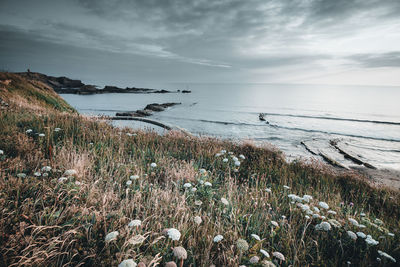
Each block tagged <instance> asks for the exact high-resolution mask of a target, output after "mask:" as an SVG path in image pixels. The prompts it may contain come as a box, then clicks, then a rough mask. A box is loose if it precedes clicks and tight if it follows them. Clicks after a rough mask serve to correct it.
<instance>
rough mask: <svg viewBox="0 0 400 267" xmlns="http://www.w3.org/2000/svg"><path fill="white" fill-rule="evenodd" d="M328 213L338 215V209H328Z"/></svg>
mask: <svg viewBox="0 0 400 267" xmlns="http://www.w3.org/2000/svg"><path fill="white" fill-rule="evenodd" d="M328 214H332V215H336V214H337V212H336V211H334V210H328Z"/></svg>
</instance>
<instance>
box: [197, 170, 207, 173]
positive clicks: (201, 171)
mask: <svg viewBox="0 0 400 267" xmlns="http://www.w3.org/2000/svg"><path fill="white" fill-rule="evenodd" d="M199 171H200V173H201V174H205V173H207V171H206V169H200V170H199Z"/></svg>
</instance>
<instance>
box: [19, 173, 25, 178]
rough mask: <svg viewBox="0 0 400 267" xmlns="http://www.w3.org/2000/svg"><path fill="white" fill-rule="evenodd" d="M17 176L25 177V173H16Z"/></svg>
mask: <svg viewBox="0 0 400 267" xmlns="http://www.w3.org/2000/svg"><path fill="white" fill-rule="evenodd" d="M17 177H18V178H25V177H26V174H25V173H18V174H17Z"/></svg>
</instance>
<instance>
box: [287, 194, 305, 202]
mask: <svg viewBox="0 0 400 267" xmlns="http://www.w3.org/2000/svg"><path fill="white" fill-rule="evenodd" d="M288 197H289V198H290V199H291V200H292V201H297V202H302V201H303V199H302V198H301V197H299V196H297V195H295V194H289V195H288Z"/></svg>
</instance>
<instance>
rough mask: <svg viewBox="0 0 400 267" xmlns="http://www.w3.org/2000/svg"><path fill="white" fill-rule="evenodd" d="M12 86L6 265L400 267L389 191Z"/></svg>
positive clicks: (6, 132) (2, 246) (276, 155)
mask: <svg viewBox="0 0 400 267" xmlns="http://www.w3.org/2000/svg"><path fill="white" fill-rule="evenodd" d="M7 79H9V80H11V82H10V83H9V84H8V85H5V84H3V85H1V84H0V88H2V89H0V98H1V99H2V100H3V101H5V102H7V103H8V106H7V105H2V107H1V109H0V149H1V151H0V154H1V152H3V153H2V154H1V155H0V170H1V171H0V207H1V209H2V210H1V213H0V255H1V257H0V265H2V266H9V265H11V266H21V265H23V266H80V265H84V266H90V265H94V264H97V265H99V266H117V265H118V264H120V263H121V262H122V261H124V260H127V259H132V260H134V261H135V262H136V263H139V262H141V263H142V264H145V265H141V266H156V265H157V264H160V266H165V264H166V263H167V262H170V261H174V262H176V264H178V266H179V265H180V264H181V263H183V266H211V265H212V264H214V265H216V266H239V265H246V266H273V265H271V264H275V265H277V266H289V265H295V266H340V265H342V266H346V265H350V266H380V265H382V266H384V265H387V266H391V265H393V266H395V265H396V263H394V262H393V261H392V260H391V259H390V258H389V255H391V256H392V257H393V258H395V259H396V260H397V261H398V260H400V246H399V245H400V242H399V241H400V238H399V237H400V232H399V226H400V220H399V219H400V208H399V207H400V206H399V205H400V194H399V192H397V191H391V190H389V189H385V188H373V187H371V186H370V185H369V184H368V183H366V182H365V181H364V180H363V179H362V178H361V177H357V176H356V175H350V174H346V175H335V174H333V173H331V172H330V171H329V170H328V169H327V168H325V167H324V165H322V164H321V163H317V162H316V163H313V164H312V165H310V164H306V163H303V162H293V163H286V162H285V160H284V158H283V156H282V155H281V153H280V152H279V151H275V150H271V149H268V148H259V147H255V146H253V145H252V144H251V143H246V144H241V145H236V144H233V143H230V142H223V141H219V140H215V139H206V138H201V139H200V138H193V137H187V136H183V135H181V134H179V133H176V132H171V133H170V134H168V135H165V136H159V135H157V134H155V133H146V132H141V131H137V132H135V131H133V130H130V129H118V128H114V127H112V126H110V125H108V124H106V123H103V122H99V121H96V120H93V119H88V118H85V117H83V116H80V115H79V114H77V113H76V112H75V111H74V110H73V109H72V108H71V107H70V106H69V105H68V104H66V103H65V102H64V101H63V100H62V99H61V98H60V97H58V96H57V95H56V94H55V93H54V92H53V91H52V90H51V89H50V88H48V87H46V86H44V85H43V84H40V83H31V82H28V81H26V80H24V79H23V78H21V77H19V76H17V75H13V74H7V73H1V74H0V80H3V81H4V80H7ZM221 150H226V152H225V151H222V152H221ZM235 157H236V158H235ZM225 159H226V160H225ZM226 161H227V162H226ZM237 162H240V164H239V163H237ZM152 163H155V164H152ZM238 165H240V166H238ZM46 166H48V167H46ZM66 170H69V171H67V172H66ZM72 170H73V171H72ZM193 188H196V189H193ZM304 195H308V196H304ZM303 196H304V197H303ZM309 196H311V197H312V198H310V197H309ZM320 202H325V203H320ZM326 206H329V207H326ZM317 207H318V210H317V209H315V208H317ZM349 219H350V220H349ZM133 220H140V221H133ZM171 228H175V229H177V231H179V233H180V234H181V235H180V236H179V234H177V231H174V230H170V229H171ZM328 228H329V230H328ZM168 229H169V230H168ZM116 231H117V232H118V235H116ZM348 231H352V232H354V233H357V232H363V233H365V234H366V235H370V237H368V238H364V237H363V236H362V234H360V233H359V236H357V235H356V236H353V234H352V233H350V232H348ZM110 233H113V234H115V235H116V236H112V234H111V235H109V234H110ZM218 235H221V236H222V239H221V237H220V236H218ZM173 239H178V240H173ZM258 239H260V240H258ZM354 239H355V240H354ZM374 241H377V242H379V243H378V244H376V242H374ZM374 243H375V244H374ZM179 246H181V247H183V248H184V249H185V250H186V254H187V255H186V259H180V258H177V257H176V256H180V257H184V256H185V255H184V254H185V253H182V251H179V249H175V251H173V248H174V247H179ZM174 252H175V254H176V255H174ZM179 252H181V253H179ZM276 252H279V253H281V255H280V254H277V253H276ZM267 253H268V254H269V255H267ZM273 253H275V256H274V255H273ZM383 253H387V254H389V255H385V254H383ZM178 254H179V255H178ZM255 256H256V257H255ZM281 256H284V260H283V258H282V259H279V257H281ZM257 257H258V260H259V261H258V262H256V260H257ZM184 258H185V257H184ZM171 264H172V263H170V265H169V266H173V265H171ZM125 266H134V265H125Z"/></svg>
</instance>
